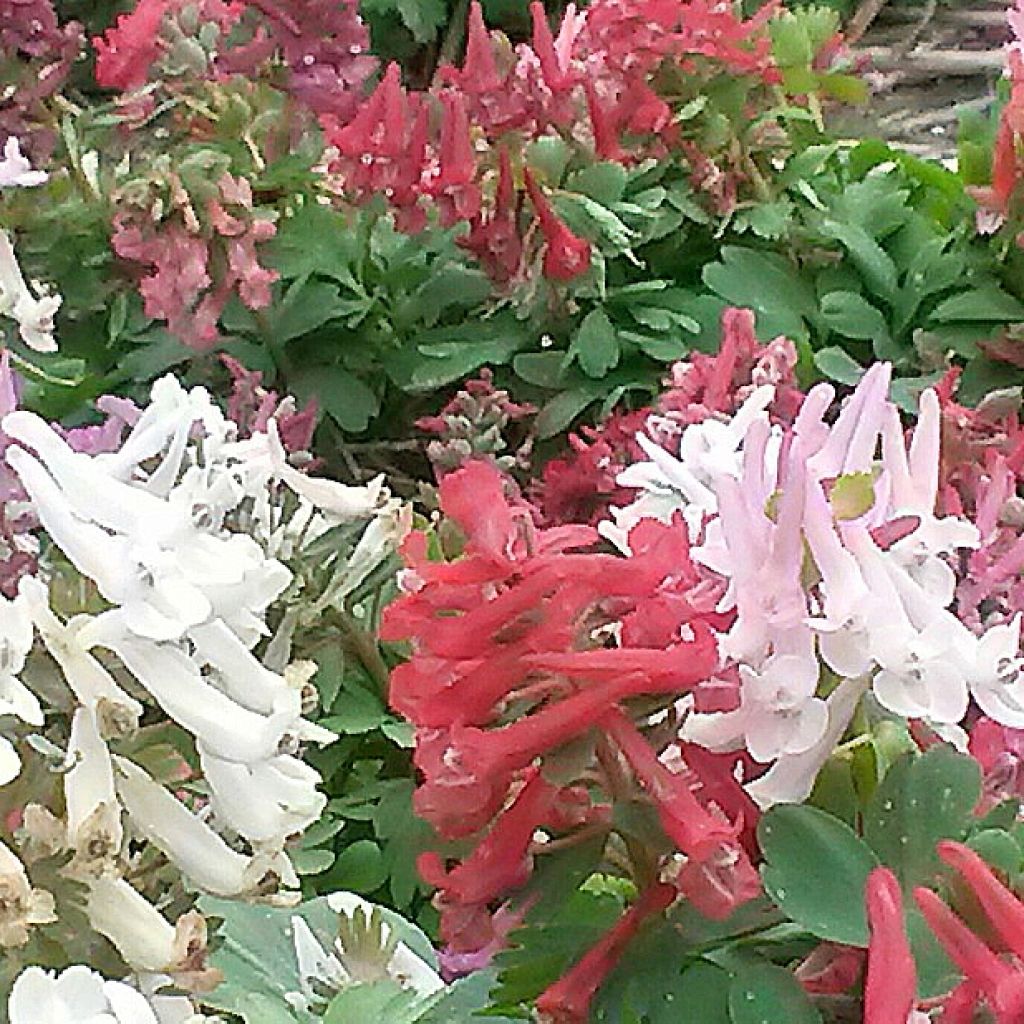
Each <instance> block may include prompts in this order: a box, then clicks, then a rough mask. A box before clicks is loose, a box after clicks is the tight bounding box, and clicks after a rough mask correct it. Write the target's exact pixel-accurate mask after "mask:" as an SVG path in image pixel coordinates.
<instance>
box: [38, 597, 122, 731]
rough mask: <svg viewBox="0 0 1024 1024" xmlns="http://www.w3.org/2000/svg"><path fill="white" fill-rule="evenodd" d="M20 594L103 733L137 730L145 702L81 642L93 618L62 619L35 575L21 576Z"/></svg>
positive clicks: (82, 702) (71, 687)
mask: <svg viewBox="0 0 1024 1024" xmlns="http://www.w3.org/2000/svg"><path fill="white" fill-rule="evenodd" d="M19 596H20V597H21V598H22V599H23V600H24V602H25V606H26V608H27V610H28V614H29V615H30V617H31V619H32V622H33V624H34V625H35V627H36V629H37V630H38V632H39V636H40V638H41V639H42V641H43V644H44V645H45V647H46V649H47V651H49V653H50V656H51V657H52V658H53V660H54V661H56V662H57V664H58V665H59V666H60V669H61V671H62V672H63V674H64V680H65V681H66V682H67V684H68V687H69V688H70V689H71V692H72V693H73V694H74V695H75V699H76V701H77V702H78V703H79V704H82V705H84V706H85V707H88V708H91V709H92V710H93V712H94V714H95V715H96V720H97V724H98V727H99V731H100V735H102V736H106V737H108V738H120V737H124V736H127V735H130V734H131V733H132V732H134V731H135V728H136V727H137V725H138V722H139V718H140V717H141V715H142V705H141V704H140V703H139V702H138V701H137V700H136V699H135V698H134V697H132V696H130V695H129V694H128V693H126V692H125V691H124V690H123V689H122V688H121V687H120V686H118V684H117V683H116V682H115V681H114V678H113V676H111V674H110V673H109V672H108V671H107V670H106V669H105V668H104V667H103V666H102V665H101V664H100V663H99V662H98V661H97V660H96V658H95V657H94V656H93V655H92V654H90V653H89V651H88V650H87V649H86V648H85V646H84V645H83V644H82V642H81V639H80V635H81V632H82V629H83V628H84V627H85V626H86V625H87V624H88V623H89V622H90V620H89V617H88V616H82V617H80V618H78V619H76V620H73V621H72V622H69V623H67V624H65V623H63V622H61V621H60V619H59V618H57V616H56V615H55V614H54V613H53V611H52V609H51V608H50V603H49V593H48V592H47V589H46V586H45V584H43V583H42V581H40V580H38V579H36V578H35V577H24V578H23V579H22V580H21V583H20V588H19Z"/></svg>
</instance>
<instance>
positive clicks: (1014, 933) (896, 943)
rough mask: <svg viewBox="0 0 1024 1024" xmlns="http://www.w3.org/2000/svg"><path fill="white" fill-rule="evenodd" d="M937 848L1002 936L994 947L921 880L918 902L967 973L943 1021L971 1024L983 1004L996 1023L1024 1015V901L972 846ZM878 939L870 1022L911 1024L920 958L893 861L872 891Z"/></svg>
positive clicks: (872, 879)
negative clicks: (906, 923) (912, 943)
mask: <svg viewBox="0 0 1024 1024" xmlns="http://www.w3.org/2000/svg"><path fill="white" fill-rule="evenodd" d="M938 853H939V856H940V857H941V858H942V860H943V861H945V862H946V864H948V865H949V866H950V867H951V868H952V869H953V870H954V871H955V872H956V873H957V875H959V877H960V880H961V881H962V883H963V884H964V885H965V886H966V887H967V889H968V890H969V892H970V894H971V896H972V897H973V900H974V902H975V903H976V905H977V907H979V908H980V910H981V912H982V913H983V914H984V916H985V919H986V921H987V923H988V926H989V927H990V928H991V929H992V931H993V932H994V934H995V936H996V937H997V939H998V943H999V946H998V951H997V950H996V949H992V948H991V947H990V946H989V945H988V944H986V943H985V942H984V941H982V939H980V938H979V937H978V936H977V935H975V933H974V932H973V931H972V930H971V929H970V928H969V927H968V926H967V925H966V924H965V923H964V922H963V920H961V919H960V918H959V917H958V916H957V915H956V914H955V913H954V912H953V911H952V910H950V909H949V907H947V906H946V904H945V903H943V902H942V900H941V899H939V897H938V896H937V895H936V894H935V893H934V892H932V890H931V889H926V888H924V887H921V886H919V887H918V888H916V889H915V890H914V902H915V903H917V906H918V908H919V909H920V911H921V914H922V915H923V916H924V919H925V921H927V922H928V926H929V927H930V928H931V930H932V932H933V933H934V934H935V937H936V938H937V939H938V940H939V943H940V945H941V946H942V948H943V949H944V950H945V951H946V955H947V956H948V957H949V958H950V960H952V961H953V963H955V964H956V966H957V967H958V968H959V969H960V972H961V973H962V974H963V976H964V980H963V981H962V982H961V984H960V985H959V986H958V987H957V988H955V989H954V990H953V991H952V992H951V993H950V994H949V995H948V996H947V997H946V998H945V999H944V1000H943V1012H942V1018H941V1019H942V1020H943V1021H945V1022H947V1024H970V1022H971V1021H973V1020H974V1019H975V1012H976V1011H977V1010H978V1009H979V1008H980V1007H981V1005H982V1004H984V1005H985V1006H987V1008H988V1010H989V1012H990V1013H991V1014H992V1016H993V1017H994V1019H995V1021H996V1024H1019V1022H1020V1021H1022V1020H1024V903H1021V901H1020V900H1019V899H1017V897H1016V896H1015V895H1014V894H1013V893H1012V892H1011V891H1010V890H1009V889H1008V888H1007V887H1006V886H1005V885H1003V884H1002V882H1000V881H999V879H998V878H997V877H996V876H995V874H994V873H993V872H992V869H991V868H990V867H989V866H988V865H987V864H986V863H985V862H984V861H983V860H982V859H981V857H979V856H978V854H977V853H975V852H974V851H973V850H972V849H970V847H967V846H964V845H963V844H962V843H956V842H953V841H951V840H943V841H942V842H940V843H939V844H938ZM865 899H866V903H867V911H868V921H869V924H870V927H871V945H870V947H869V950H868V970H867V980H866V984H865V989H864V1024H906V1021H907V1020H908V1017H909V1015H910V1013H911V1011H912V1010H913V1008H914V1006H915V1003H916V987H917V986H916V972H915V966H914V958H913V955H912V954H911V951H910V945H909V943H908V941H907V935H906V931H905V926H904V921H903V900H902V896H901V893H900V886H899V882H898V881H897V880H896V876H895V875H894V874H893V873H892V872H891V871H890V870H889V869H888V868H875V870H874V871H872V873H871V875H870V876H869V877H868V883H867V888H866V892H865Z"/></svg>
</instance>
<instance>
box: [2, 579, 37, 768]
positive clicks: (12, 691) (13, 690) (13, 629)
mask: <svg viewBox="0 0 1024 1024" xmlns="http://www.w3.org/2000/svg"><path fill="white" fill-rule="evenodd" d="M31 649H32V620H31V619H30V618H29V615H28V610H27V609H26V607H25V602H24V600H22V599H20V598H15V599H14V600H13V601H12V600H9V599H7V598H6V597H4V596H3V595H2V594H0V715H15V716H16V717H17V718H20V719H21V720H22V721H23V722H27V723H28V724H29V725H42V724H43V710H42V708H41V707H40V705H39V701H38V699H37V698H36V696H35V694H34V693H32V691H31V690H30V689H29V688H28V687H27V686H25V684H24V683H23V682H22V681H21V680H20V679H19V678H18V674H19V673H20V672H21V670H22V669H23V668H24V666H25V658H26V657H27V656H28V652H29V651H30V650H31ZM20 771H21V759H20V758H19V757H18V753H17V751H16V750H15V749H14V745H13V744H12V743H11V742H10V741H9V740H7V739H6V738H4V737H3V736H0V786H4V785H6V784H7V783H8V782H10V781H11V780H12V779H13V778H15V777H16V776H17V774H18V772H20Z"/></svg>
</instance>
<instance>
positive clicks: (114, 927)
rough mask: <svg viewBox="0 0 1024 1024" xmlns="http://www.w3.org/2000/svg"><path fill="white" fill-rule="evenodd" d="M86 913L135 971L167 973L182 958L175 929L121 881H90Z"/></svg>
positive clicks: (97, 929)
mask: <svg viewBox="0 0 1024 1024" xmlns="http://www.w3.org/2000/svg"><path fill="white" fill-rule="evenodd" d="M86 913H87V914H88V916H89V923H90V924H91V925H92V926H93V928H95V929H96V931H98V932H99V933H100V934H101V935H105V936H106V937H107V938H108V939H110V941H111V942H112V943H113V944H114V946H115V947H116V949H117V951H118V952H119V953H120V954H121V956H122V958H123V959H124V962H125V963H126V964H128V965H129V966H130V967H132V968H134V969H135V970H138V971H170V970H173V969H174V968H175V967H177V965H178V963H179V961H180V960H181V958H182V950H181V944H180V942H179V940H178V933H177V932H176V930H175V928H174V925H172V924H171V923H170V922H169V921H168V920H167V919H166V918H165V917H164V916H163V914H161V913H160V911H159V910H157V909H156V907H154V906H153V904H152V903H150V902H149V901H148V900H147V899H146V898H145V897H144V896H143V895H142V894H141V893H139V892H137V891H136V890H135V889H133V888H132V887H131V886H130V885H129V884H128V883H127V882H126V881H125V880H124V879H123V878H112V877H110V876H109V875H101V876H100V877H99V878H96V879H93V880H92V881H91V882H90V884H89V895H88V899H87V901H86Z"/></svg>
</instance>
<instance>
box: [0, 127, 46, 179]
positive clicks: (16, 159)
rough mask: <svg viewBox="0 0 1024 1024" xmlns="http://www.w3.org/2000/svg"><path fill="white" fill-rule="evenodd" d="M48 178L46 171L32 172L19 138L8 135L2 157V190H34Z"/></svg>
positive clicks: (0, 171)
mask: <svg viewBox="0 0 1024 1024" xmlns="http://www.w3.org/2000/svg"><path fill="white" fill-rule="evenodd" d="M48 177H49V175H47V173H46V171H34V170H32V164H30V163H29V160H28V157H27V156H25V154H24V153H22V151H21V143H20V142H19V141H18V138H17V136H15V135H8V136H7V142H6V143H5V144H4V152H3V156H2V157H0V188H34V187H35V186H36V185H42V184H43V182H44V181H46V179H47V178H48Z"/></svg>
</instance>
